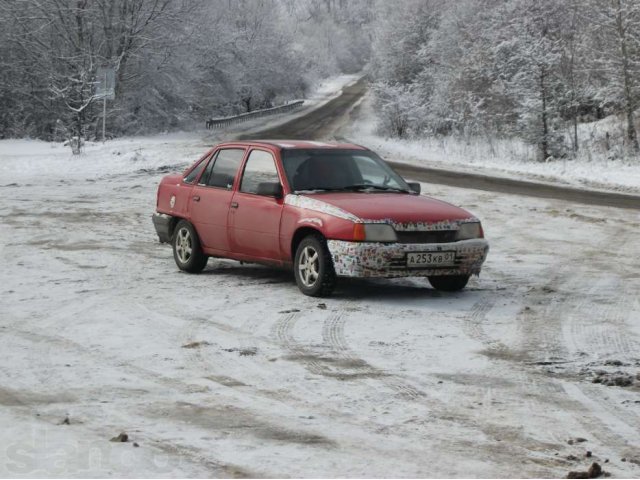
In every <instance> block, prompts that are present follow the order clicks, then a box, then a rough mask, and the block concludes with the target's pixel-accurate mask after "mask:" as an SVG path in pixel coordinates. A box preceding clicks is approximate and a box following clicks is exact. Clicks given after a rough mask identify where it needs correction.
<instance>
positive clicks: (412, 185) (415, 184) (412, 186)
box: [407, 182, 422, 193]
mask: <svg viewBox="0 0 640 480" xmlns="http://www.w3.org/2000/svg"><path fill="white" fill-rule="evenodd" d="M407 185H409V188H410V189H411V191H412V192H415V193H420V192H421V191H422V187H421V186H420V184H419V183H418V182H408V183H407Z"/></svg>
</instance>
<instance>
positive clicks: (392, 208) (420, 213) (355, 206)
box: [304, 192, 474, 223]
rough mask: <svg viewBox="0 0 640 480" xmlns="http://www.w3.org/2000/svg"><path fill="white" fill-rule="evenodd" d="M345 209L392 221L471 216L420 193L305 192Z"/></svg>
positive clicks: (365, 217) (433, 220)
mask: <svg viewBox="0 0 640 480" xmlns="http://www.w3.org/2000/svg"><path fill="white" fill-rule="evenodd" d="M304 196H305V197H307V198H309V199H312V200H313V201H315V202H322V203H324V204H328V205H330V206H332V207H336V208H337V209H340V210H342V211H344V212H347V213H349V214H351V215H353V216H355V217H357V218H358V219H360V220H363V221H367V220H374V221H380V220H388V221H391V222H392V223H438V222H443V221H447V220H468V219H470V218H474V216H473V215H472V214H471V213H469V212H467V211H466V210H464V209H462V208H458V207H455V206H453V205H451V204H449V203H446V202H443V201H440V200H436V199H435V198H430V197H426V196H423V195H411V194H401V193H363V192H353V193H352V192H346V193H343V192H340V193H317V194H310V195H304Z"/></svg>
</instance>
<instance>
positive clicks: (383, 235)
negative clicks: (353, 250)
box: [353, 223, 398, 242]
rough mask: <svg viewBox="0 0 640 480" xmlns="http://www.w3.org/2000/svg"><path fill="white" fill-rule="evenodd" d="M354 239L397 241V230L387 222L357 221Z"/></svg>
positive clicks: (360, 240)
mask: <svg viewBox="0 0 640 480" xmlns="http://www.w3.org/2000/svg"><path fill="white" fill-rule="evenodd" d="M353 239H354V240H356V241H358V242H397V241H398V237H396V231H395V230H394V229H393V227H392V226H391V225H389V224H387V223H356V224H355V225H354V226H353Z"/></svg>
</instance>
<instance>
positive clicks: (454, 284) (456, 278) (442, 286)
mask: <svg viewBox="0 0 640 480" xmlns="http://www.w3.org/2000/svg"><path fill="white" fill-rule="evenodd" d="M468 281H469V275H439V276H433V277H429V283H430V284H431V286H432V287H433V288H435V289H436V290H440V291H442V292H457V291H459V290H462V289H463V288H464V287H466V286H467V282H468Z"/></svg>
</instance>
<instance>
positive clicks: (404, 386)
mask: <svg viewBox="0 0 640 480" xmlns="http://www.w3.org/2000/svg"><path fill="white" fill-rule="evenodd" d="M345 322H346V321H345V317H344V314H343V312H341V313H338V314H334V315H330V316H329V317H327V319H326V320H325V322H324V325H323V329H322V336H323V340H324V343H325V344H326V345H327V346H329V347H330V348H331V349H332V350H333V351H334V352H335V354H336V355H338V356H340V357H342V358H343V359H345V360H346V361H348V362H350V363H351V364H352V365H353V367H352V368H354V369H360V370H362V372H361V374H359V377H361V378H376V377H378V378H379V379H380V381H381V382H382V383H383V384H384V385H386V386H387V387H388V388H390V389H391V390H393V391H394V392H395V393H396V394H398V395H400V396H401V397H404V398H406V399H409V400H415V399H417V398H420V397H423V396H424V395H425V394H424V392H421V391H420V390H418V389H416V388H414V387H413V386H411V385H409V384H408V383H407V382H406V381H405V380H404V379H402V378H400V377H398V376H397V375H393V374H391V373H390V372H388V371H385V370H381V369H379V368H377V367H374V366H373V365H371V364H369V363H368V362H366V361H365V360H363V359H362V358H361V357H359V356H357V355H356V354H355V353H354V352H353V350H352V349H351V347H350V346H349V344H348V342H347V340H346V337H345V333H344V327H345ZM356 375H358V374H356Z"/></svg>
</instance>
